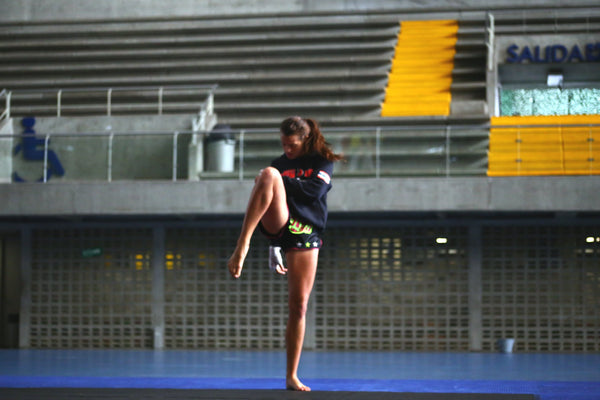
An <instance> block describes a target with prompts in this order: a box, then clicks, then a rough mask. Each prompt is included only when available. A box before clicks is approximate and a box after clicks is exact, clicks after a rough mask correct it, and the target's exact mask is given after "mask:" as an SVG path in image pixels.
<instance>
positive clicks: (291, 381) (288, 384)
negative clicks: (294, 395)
mask: <svg viewBox="0 0 600 400" xmlns="http://www.w3.org/2000/svg"><path fill="white" fill-rule="evenodd" d="M285 388H286V389H287V390H296V391H299V392H310V388H309V387H308V386H306V385H305V384H303V383H302V382H300V379H298V378H288V379H286V381H285Z"/></svg>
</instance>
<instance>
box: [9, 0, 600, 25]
mask: <svg viewBox="0 0 600 400" xmlns="http://www.w3.org/2000/svg"><path fill="white" fill-rule="evenodd" d="M524 6H526V7H527V8H536V7H537V8H539V7H542V8H543V7H564V8H568V7H577V6H580V7H586V6H595V7H597V6H598V2H597V0H573V1H567V0H529V1H527V2H526V3H525V4H524V3H523V2H522V1H515V0H482V1H478V0H447V1H442V0H422V1H418V2H417V1H411V0H358V1H346V0H254V1H246V0H177V1H175V0H171V1H164V0H102V1H98V0H52V1H49V0H19V1H2V2H0V22H2V21H5V22H6V21H52V20H76V19H82V20H83V19H85V20H90V19H91V20H95V19H115V18H116V19H121V18H145V17H152V18H163V17H193V16H206V15H240V14H241V15H249V14H259V13H265V12H268V13H303V12H331V11H338V12H340V11H341V12H355V11H363V12H364V11H381V10H396V11H407V12H411V11H436V10H439V11H467V10H485V9H506V8H508V9H510V8H515V7H518V8H522V7H524Z"/></svg>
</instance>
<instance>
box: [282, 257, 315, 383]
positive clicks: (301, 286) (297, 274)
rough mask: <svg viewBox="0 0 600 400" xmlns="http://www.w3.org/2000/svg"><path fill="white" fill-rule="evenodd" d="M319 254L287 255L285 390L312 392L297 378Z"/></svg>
mask: <svg viewBox="0 0 600 400" xmlns="http://www.w3.org/2000/svg"><path fill="white" fill-rule="evenodd" d="M318 258H319V250H318V249H314V250H290V251H288V252H287V253H286V261H287V269H288V296H289V297H288V308H289V315H288V322H287V329H286V334H285V339H286V352H287V370H286V387H287V388H288V389H291V390H301V391H309V390H310V388H309V387H308V386H305V385H304V384H303V383H302V382H301V381H300V379H299V378H298V364H299V363H300V355H301V353H302V345H303V343H304V332H305V330H306V309H307V307H308V299H309V297H310V293H311V291H312V288H313V285H314V282H315V276H316V274H317V261H318Z"/></svg>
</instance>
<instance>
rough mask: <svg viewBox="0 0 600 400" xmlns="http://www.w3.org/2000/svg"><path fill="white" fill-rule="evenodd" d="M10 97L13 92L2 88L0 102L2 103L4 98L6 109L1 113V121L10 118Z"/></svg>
mask: <svg viewBox="0 0 600 400" xmlns="http://www.w3.org/2000/svg"><path fill="white" fill-rule="evenodd" d="M10 97H11V92H9V91H7V90H6V89H2V91H1V92H0V104H1V103H2V101H1V100H2V99H3V98H4V109H2V112H1V113H0V122H2V121H4V120H6V119H9V118H10Z"/></svg>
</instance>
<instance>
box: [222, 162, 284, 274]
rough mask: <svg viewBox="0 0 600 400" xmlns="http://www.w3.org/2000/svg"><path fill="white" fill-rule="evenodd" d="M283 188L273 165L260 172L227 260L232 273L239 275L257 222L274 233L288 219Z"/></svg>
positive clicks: (279, 175)
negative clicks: (238, 233)
mask: <svg viewBox="0 0 600 400" xmlns="http://www.w3.org/2000/svg"><path fill="white" fill-rule="evenodd" d="M288 218H289V216H288V209H287V203H286V197H285V187H284V185H283V180H282V179H281V174H280V173H279V171H278V170H277V169H275V168H273V167H268V168H265V169H263V170H261V171H260V173H259V174H258V176H257V177H256V179H255V181H254V188H253V189H252V193H251V194H250V199H249V200H248V206H247V208H246V215H245V216H244V222H243V223H242V230H241V232H240V236H239V238H238V241H237V244H236V247H235V250H234V251H233V254H232V255H231V257H230V258H229V261H228V262H227V267H228V268H229V272H230V273H231V276H233V277H234V278H239V277H240V275H241V273H242V267H243V266H244V260H245V259H246V255H247V254H248V250H249V249H250V239H251V237H252V234H253V233H254V230H255V229H256V227H257V226H258V223H259V222H261V221H262V224H263V227H264V228H265V229H266V230H267V231H268V232H269V233H271V232H272V233H277V232H279V230H280V229H281V228H282V227H283V226H284V225H285V224H286V223H287V221H288Z"/></svg>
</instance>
